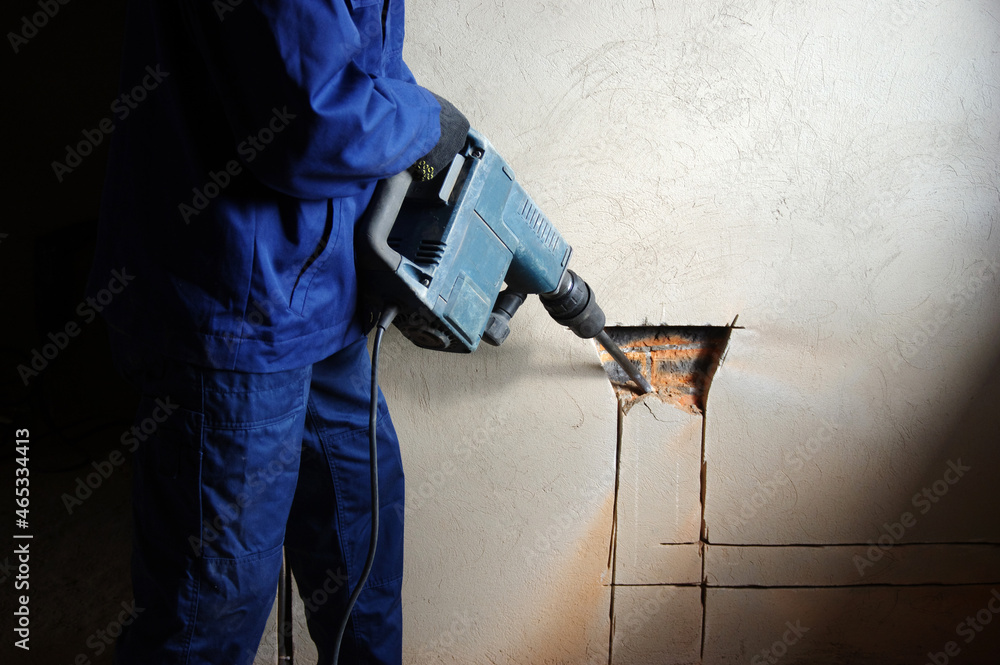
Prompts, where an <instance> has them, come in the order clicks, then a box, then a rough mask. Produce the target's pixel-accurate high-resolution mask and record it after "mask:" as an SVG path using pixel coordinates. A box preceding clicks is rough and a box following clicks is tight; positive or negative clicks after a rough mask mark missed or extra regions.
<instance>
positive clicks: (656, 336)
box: [598, 326, 733, 413]
mask: <svg viewBox="0 0 1000 665" xmlns="http://www.w3.org/2000/svg"><path fill="white" fill-rule="evenodd" d="M732 330H733V328H732V327H731V326H648V327H646V326H620V327H609V328H607V333H608V336H609V337H610V338H611V339H612V340H614V341H615V342H616V343H617V344H618V345H619V346H620V347H621V348H622V351H624V352H625V355H626V356H628V358H629V359H630V360H632V362H634V363H635V364H636V366H637V367H638V368H639V370H640V371H641V372H642V374H643V376H645V377H646V378H647V379H649V382H650V383H651V384H653V387H654V388H655V389H656V394H657V396H658V397H659V398H660V399H662V400H664V401H666V402H670V403H673V404H675V405H676V406H678V407H680V408H682V409H685V410H687V411H690V412H692V413H702V412H703V411H704V410H705V402H706V400H707V398H708V389H709V388H710V387H711V385H712V377H713V376H714V374H715V370H716V369H717V368H718V366H719V361H720V359H721V358H722V355H723V353H724V352H725V350H726V345H727V344H728V343H729V335H730V334H731V333H732ZM598 348H599V349H600V357H601V363H602V364H603V365H604V369H605V371H606V372H607V373H608V378H609V379H610V380H611V385H612V386H614V388H615V392H616V393H617V395H618V399H619V401H620V402H621V404H622V407H623V408H624V409H625V410H626V411H627V410H628V409H629V408H630V407H631V405H632V404H633V403H634V402H635V401H636V400H637V399H638V397H639V395H638V390H637V389H636V387H635V385H634V384H633V383H632V382H631V380H630V379H629V378H628V376H627V375H626V374H625V372H624V371H623V370H622V369H621V367H619V366H618V364H617V363H616V362H615V361H614V360H612V358H611V356H610V355H609V354H608V353H607V352H606V351H604V349H603V348H600V345H598Z"/></svg>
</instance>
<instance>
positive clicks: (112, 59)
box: [0, 0, 137, 665]
mask: <svg viewBox="0 0 1000 665" xmlns="http://www.w3.org/2000/svg"><path fill="white" fill-rule="evenodd" d="M42 1H43V2H46V3H47V4H49V6H50V10H51V9H54V8H55V6H57V7H58V13H56V14H55V16H53V17H51V18H48V20H47V23H46V24H45V25H44V26H43V27H41V28H38V29H37V34H35V35H34V36H33V37H31V38H30V39H29V40H28V42H27V43H26V44H23V43H22V44H20V46H19V48H18V52H17V53H14V50H13V48H12V47H11V43H10V37H9V33H11V32H13V33H15V34H20V33H21V32H22V30H23V22H22V17H24V16H28V17H29V19H30V17H31V16H32V15H33V14H35V13H37V12H39V11H41V8H40V6H39V4H38V0H34V1H32V2H27V1H25V0H11V1H10V2H6V3H4V6H3V9H2V10H0V28H2V30H3V35H4V40H3V45H2V46H0V51H2V52H3V56H2V57H3V60H4V81H5V84H6V85H5V86H4V89H5V92H4V101H3V109H4V118H5V122H4V126H5V135H6V139H7V141H6V145H7V147H8V150H7V151H6V156H7V158H8V164H7V168H6V169H4V171H5V173H6V176H5V178H4V183H5V187H4V192H5V194H6V196H5V198H6V203H7V205H6V208H7V213H6V214H4V215H3V216H2V218H0V234H2V235H0V280H2V282H0V283H2V284H3V286H4V288H3V289H2V292H0V293H2V296H0V297H2V300H0V308H2V312H3V316H2V318H0V320H2V321H3V325H2V326H0V423H2V425H3V427H2V432H3V442H2V445H3V454H2V458H0V459H2V461H0V478H2V480H0V487H3V488H5V490H4V492H3V497H4V498H3V500H2V501H0V534H2V540H3V542H4V546H3V549H0V615H2V616H3V620H2V625H0V662H4V663H39V664H45V665H48V664H50V663H51V664H52V665H58V664H61V663H67V664H69V663H78V664H81V665H82V664H83V663H87V662H90V663H105V662H111V659H110V654H111V648H110V647H109V646H108V642H110V641H111V639H112V638H111V635H113V634H117V631H118V622H119V620H120V618H121V617H122V616H123V615H124V616H126V617H127V612H124V610H123V607H122V603H125V604H126V605H128V604H129V603H130V602H131V587H130V583H129V581H128V559H129V539H130V530H131V528H130V519H131V517H130V508H129V502H128V496H129V488H130V483H131V469H130V464H129V462H130V460H129V458H130V454H129V453H128V450H127V448H126V447H125V446H123V444H122V443H121V441H120V438H121V436H122V433H123V432H124V431H126V430H127V429H128V427H129V426H130V424H131V419H132V416H133V414H134V411H135V406H136V403H137V399H136V396H135V395H134V394H133V393H132V391H131V390H130V389H129V387H128V386H127V385H126V384H125V383H124V381H123V380H122V379H120V378H119V377H118V375H117V373H116V372H115V370H114V368H113V366H112V364H111V358H110V354H109V349H108V342H107V333H106V331H105V328H104V325H103V323H102V322H101V321H100V319H97V320H95V321H93V322H92V323H86V322H85V321H84V320H83V319H82V318H81V317H80V316H79V315H78V314H77V313H76V307H77V306H78V305H79V304H80V303H81V302H82V301H83V289H84V285H85V283H86V275H87V271H88V270H89V267H90V261H91V257H92V254H93V249H94V240H95V233H96V223H97V215H98V208H99V203H100V195H101V186H102V181H103V178H104V170H105V166H106V161H107V154H108V142H109V138H110V137H107V136H106V137H105V138H104V140H103V141H102V142H101V144H100V145H99V146H97V148H96V149H95V150H94V152H93V153H92V154H90V155H88V156H87V157H85V158H84V159H83V162H82V164H81V165H80V166H79V167H77V168H75V169H74V170H73V172H72V173H69V174H66V175H65V176H64V177H63V181H62V182H59V181H58V180H57V179H56V176H55V174H54V173H53V170H52V162H53V161H57V160H58V161H60V162H64V161H65V155H66V145H67V144H71V145H76V144H77V143H78V142H79V141H80V140H81V139H82V138H83V134H82V133H83V131H84V130H89V129H94V128H95V127H97V125H98V123H99V122H100V121H101V120H102V119H103V118H108V117H113V113H112V112H111V110H110V105H111V103H112V102H113V101H114V99H115V98H116V96H117V94H118V90H117V88H118V68H119V61H120V55H121V53H120V52H121V46H122V36H123V33H124V26H125V14H126V9H125V6H126V3H125V2H123V1H122V0H112V1H111V2H100V3H95V2H84V1H83V0H69V2H68V3H67V4H58V3H54V2H53V1H52V0H42ZM53 5H55V6H53ZM26 34H30V33H26ZM72 321H75V322H76V323H77V324H78V325H79V326H80V328H81V332H80V334H79V335H77V336H76V337H73V338H71V339H70V340H69V342H68V343H67V344H66V346H65V348H64V349H61V350H60V351H59V353H58V355H56V356H55V358H53V359H52V360H49V361H48V364H47V366H46V367H45V369H44V370H42V371H41V372H40V373H39V375H38V376H34V377H31V378H30V379H29V382H28V385H27V386H25V384H24V382H23V380H22V378H21V376H19V374H18V369H17V368H18V365H21V364H24V365H30V362H31V352H32V350H33V349H41V348H42V347H43V345H44V344H45V343H47V342H48V341H49V340H48V339H47V335H48V334H49V333H56V332H59V331H62V330H63V329H64V328H65V326H66V324H67V323H69V322H72ZM20 428H28V429H29V430H30V434H31V435H30V452H29V462H28V467H29V469H30V476H29V477H30V490H31V494H30V498H31V504H30V517H29V524H30V526H29V528H28V529H26V530H23V531H22V530H19V529H17V528H16V527H15V525H14V520H15V518H16V517H15V515H14V509H15V506H14V500H13V492H12V491H11V488H13V486H14V477H15V475H14V474H15V468H16V463H15V461H14V458H15V452H14V447H15V446H14V442H13V440H12V439H13V432H14V430H15V429H20ZM115 451H119V452H118V453H117V454H116V453H115ZM109 460H114V461H117V462H118V463H117V464H114V463H111V462H109ZM95 464H96V465H97V466H96V467H95V466H94V465H95ZM101 469H103V471H104V474H103V475H102V474H101V473H100V470H101ZM105 476H106V477H105ZM88 480H89V486H88V484H87V483H88ZM94 485H96V487H94ZM87 490H89V494H88V492H87ZM67 497H73V498H74V499H76V500H77V501H78V503H77V502H76V501H74V502H69V501H68V499H67ZM80 497H84V498H82V499H81V498H80ZM70 511H72V512H70ZM15 532H19V533H29V534H31V535H33V539H32V540H31V541H30V543H31V544H30V550H31V555H30V561H29V566H30V572H29V575H30V577H29V579H28V583H29V585H30V586H29V589H28V590H15V588H14V584H15V581H16V578H17V574H18V571H17V561H16V557H14V556H13V550H14V544H13V543H14V541H13V539H12V538H11V537H10V536H11V534H12V533H15ZM20 542H23V541H20ZM22 594H28V596H29V607H30V610H31V616H30V619H31V624H30V629H31V639H30V642H29V644H30V646H31V650H30V651H29V652H25V651H22V650H20V649H16V648H14V646H13V642H14V640H15V639H17V638H16V637H15V636H14V635H15V634H14V633H13V627H14V624H13V614H12V613H13V610H14V608H15V605H14V602H15V599H16V598H17V596H20V595H22Z"/></svg>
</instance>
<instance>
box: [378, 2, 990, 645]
mask: <svg viewBox="0 0 1000 665" xmlns="http://www.w3.org/2000/svg"><path fill="white" fill-rule="evenodd" d="M998 19H1000V8H998V7H997V4H996V2H995V1H994V0H962V1H951V2H943V1H935V0H926V1H925V0H899V1H896V0H893V1H890V2H885V3H870V2H862V1H861V0H845V1H842V2H805V1H803V0H786V1H774V2H768V1H765V0H745V1H732V0H730V1H725V2H720V1H718V0H709V1H707V2H693V1H691V0H622V1H620V2H582V1H571V0H565V1H559V0H540V1H537V2H534V1H532V2H529V1H528V0H524V1H523V2H513V1H511V0H485V1H483V0H451V1H444V0H439V1H437V2H433V3H423V4H421V3H411V7H410V8H409V16H408V24H407V25H408V39H409V46H408V50H407V52H406V57H407V60H408V62H409V64H410V66H411V68H412V69H413V71H414V73H415V74H416V76H417V78H418V80H420V81H421V82H422V83H423V84H424V85H426V86H427V87H429V88H431V89H433V90H435V91H436V92H438V93H440V94H442V95H444V96H445V97H447V98H449V99H451V100H452V101H454V102H455V104H456V105H457V106H458V107H459V108H461V109H462V110H463V111H465V112H466V113H467V115H468V116H469V118H470V119H471V120H472V122H473V125H474V126H475V127H477V128H478V129H479V130H481V131H482V132H483V133H484V134H485V135H486V136H487V137H488V138H489V139H490V140H491V141H492V142H493V143H494V144H495V145H496V146H497V147H498V148H499V149H500V151H501V153H502V154H503V155H504V156H505V158H506V159H507V160H508V161H509V162H510V163H511V164H512V165H513V167H514V169H515V171H516V172H517V175H518V178H519V180H521V181H522V182H523V183H524V184H525V186H526V187H527V189H528V191H529V192H530V193H531V194H532V195H533V197H534V198H535V200H536V202H537V203H539V204H540V206H541V207H542V209H543V210H545V211H546V213H547V214H548V215H549V217H550V218H551V219H552V221H553V222H554V223H555V225H556V226H557V227H558V228H559V229H560V231H561V232H562V233H563V235H564V236H565V237H566V238H567V240H568V241H569V242H570V243H571V244H573V245H574V248H575V254H574V263H573V268H574V269H575V270H576V271H577V272H579V273H580V274H581V275H582V276H584V277H585V278H586V279H587V280H588V281H590V283H591V284H592V285H593V286H594V287H595V289H596V290H597V293H598V295H599V297H600V298H601V301H602V303H603V304H604V307H605V309H606V311H607V313H608V317H609V321H610V322H611V323H614V324H618V325H629V326H634V325H643V324H650V325H662V324H670V325H726V324H728V323H730V322H731V321H732V320H733V318H734V317H735V316H736V315H739V321H738V325H742V326H744V328H743V329H742V330H735V331H734V332H733V335H732V339H731V341H730V345H729V349H728V352H727V356H726V358H725V360H724V362H723V364H722V366H721V368H720V369H719V370H718V372H717V373H716V375H715V380H714V384H713V387H712V392H711V395H710V398H709V400H708V407H707V410H706V413H705V416H704V418H702V417H701V416H699V415H692V414H690V413H682V412H680V411H677V410H675V408H674V407H672V406H669V405H659V404H656V405H654V404H650V405H648V407H649V408H644V407H643V406H641V405H638V406H636V407H634V408H633V409H632V410H631V411H630V412H629V414H628V415H627V416H624V419H623V420H622V422H621V425H622V427H621V436H622V440H621V451H620V453H618V452H616V451H617V445H618V429H617V426H616V423H617V419H616V405H615V401H614V396H613V393H612V391H611V389H610V387H609V386H608V383H607V380H606V378H605V377H604V374H603V372H602V371H601V369H600V365H599V362H598V357H597V354H596V353H595V351H594V349H593V348H592V347H591V346H590V345H589V344H587V343H585V342H582V341H581V340H578V339H576V338H575V337H573V336H572V335H571V334H570V333H568V332H566V331H563V330H560V329H558V328H557V327H556V326H555V325H554V324H553V323H552V322H551V321H549V320H546V318H545V316H544V313H543V312H542V311H541V308H540V307H538V306H537V303H529V305H528V306H526V309H527V311H526V312H525V313H524V314H521V315H519V317H518V319H516V320H515V325H514V330H513V332H512V335H511V339H510V341H508V343H507V345H505V347H503V348H501V349H499V350H496V349H484V350H482V351H480V352H477V354H476V355H474V356H473V357H462V358H452V357H441V356H440V355H434V354H429V353H428V352H424V351H419V350H417V349H415V348H413V347H411V346H408V345H407V344H406V343H404V342H403V341H401V340H400V339H399V338H398V337H396V338H394V339H393V340H392V341H391V343H390V347H389V349H388V350H387V352H386V358H387V365H388V367H387V370H386V372H385V375H384V382H385V387H386V393H387V394H388V396H389V397H390V399H391V400H392V404H393V407H394V414H395V416H394V417H395V420H396V422H397V425H398V427H399V429H400V432H401V434H402V435H403V436H404V440H405V449H404V462H405V464H406V468H407V474H408V481H409V483H410V485H409V488H410V489H409V492H410V493H409V496H410V497H411V498H413V501H412V503H411V507H410V513H411V514H409V515H408V524H407V548H408V549H407V580H406V587H405V598H404V600H405V612H406V620H407V628H406V630H407V632H406V641H407V646H406V660H407V662H409V663H436V662H446V663H486V662H490V663H606V662H608V659H609V657H610V658H611V659H612V660H613V661H614V662H615V663H668V662H677V663H695V662H705V663H730V662H732V663H735V662H777V660H768V659H769V658H771V659H773V658H778V659H780V660H781V661H782V662H786V663H792V662H831V663H832V662H851V663H863V662H872V663H876V662H877V663H885V662H891V659H893V658H895V659H896V660H898V661H899V662H923V661H922V660H920V659H922V658H926V657H927V656H925V654H931V653H942V654H944V653H948V649H949V647H948V645H949V643H952V642H954V645H955V646H954V648H953V649H952V651H954V650H955V649H958V650H960V651H961V652H962V653H963V654H964V656H963V660H962V662H964V663H974V662H994V661H989V658H992V657H994V656H992V655H991V654H994V655H995V654H996V653H998V652H1000V644H998V642H1000V622H996V624H995V625H993V626H989V627H983V626H980V628H981V630H980V631H976V632H973V633H972V635H973V639H972V640H970V641H969V642H966V639H967V638H966V636H965V635H964V634H962V633H961V632H960V630H959V629H960V627H961V626H960V625H959V622H960V621H963V617H966V616H969V615H971V616H985V617H987V618H990V617H992V613H991V612H992V610H988V609H987V610H984V609H983V608H989V605H988V601H989V599H990V597H991V596H990V594H991V591H992V590H993V589H994V588H998V587H1000V573H998V572H997V571H1000V559H998V555H997V551H998V547H997V544H998V543H1000V519H998V517H997V513H996V510H995V505H996V499H997V495H996V484H995V481H994V478H995V477H996V473H997V470H998V467H1000V455H998V452H997V451H998V446H997V443H998V432H1000V416H998V412H1000V408H998V407H1000V364H998V363H1000V344H998V340H1000V286H998V285H1000V280H998V277H997V273H998V271H1000V229H994V226H995V225H996V222H997V220H998V187H1000V169H998V158H1000V67H998V66H997V52H998V50H1000V21H998ZM672 409H673V410H674V411H671V410H672ZM956 468H958V469H964V470H962V471H961V472H959V471H956V470H955V469H956ZM616 487H617V493H616ZM925 489H926V491H928V492H930V494H926V493H924V494H922V493H923V492H924V491H925ZM424 494H426V495H427V496H424ZM616 500H617V501H616ZM906 515H909V516H910V517H909V518H907V517H906ZM956 543H961V545H958V544H956ZM869 564H870V565H869ZM941 585H944V586H941ZM949 585H951V586H949ZM998 607H1000V605H998ZM981 610H982V611H985V612H986V614H985V615H983V614H981V613H980V615H976V612H977V611H981ZM793 627H794V628H795V629H796V630H792V628H793ZM805 629H808V630H805ZM609 640H610V641H611V642H612V647H613V649H609ZM609 654H610V656H609ZM949 657H951V656H949ZM754 658H756V659H757V660H753V659H754Z"/></svg>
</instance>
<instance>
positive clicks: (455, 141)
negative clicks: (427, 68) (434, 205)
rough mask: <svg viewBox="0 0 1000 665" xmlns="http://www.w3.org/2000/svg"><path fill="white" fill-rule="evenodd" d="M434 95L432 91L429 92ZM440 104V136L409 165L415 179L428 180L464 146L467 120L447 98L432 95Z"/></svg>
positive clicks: (446, 166)
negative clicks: (429, 149)
mask: <svg viewBox="0 0 1000 665" xmlns="http://www.w3.org/2000/svg"><path fill="white" fill-rule="evenodd" d="M431 94H432V95H434V93H433V92H432V93H431ZM434 97H435V99H437V100H438V103H439V104H440V105H441V138H440V139H439V140H438V142H437V145H435V146H434V147H433V148H431V151H430V152H429V153H427V154H426V155H425V156H424V157H422V158H421V159H419V160H417V162H416V163H415V164H414V165H413V166H411V167H410V172H411V173H412V174H413V177H414V178H415V179H416V180H430V179H431V178H433V177H434V176H436V175H437V174H438V173H440V172H441V171H444V170H445V169H447V168H448V165H449V164H451V162H452V160H453V159H455V155H456V154H458V151H459V150H461V149H462V148H464V147H465V139H466V137H467V136H468V135H469V121H468V119H467V118H466V117H465V116H464V115H462V112H461V111H459V110H458V109H457V108H455V106H454V105H453V104H452V103H451V102H449V101H448V100H447V99H444V98H443V97H440V96H438V95H434Z"/></svg>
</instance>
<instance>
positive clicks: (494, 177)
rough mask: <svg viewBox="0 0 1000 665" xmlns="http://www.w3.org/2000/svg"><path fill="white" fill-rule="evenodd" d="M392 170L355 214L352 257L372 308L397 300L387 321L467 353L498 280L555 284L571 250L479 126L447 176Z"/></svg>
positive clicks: (541, 287)
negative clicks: (356, 244)
mask: <svg viewBox="0 0 1000 665" xmlns="http://www.w3.org/2000/svg"><path fill="white" fill-rule="evenodd" d="M396 178H400V182H399V183H395V184H394V183H393V182H392V179H390V180H388V181H385V182H383V183H380V187H382V188H383V190H382V191H378V192H376V195H375V200H374V201H373V204H372V206H370V207H369V213H370V214H369V215H368V217H367V218H366V219H365V220H363V221H362V227H361V228H362V233H360V234H359V235H360V236H361V237H363V238H365V239H366V240H367V241H368V242H367V245H368V247H367V250H368V251H363V252H359V261H360V262H361V264H362V266H361V267H362V270H364V276H363V279H362V285H363V288H364V290H365V293H366V295H367V299H368V302H369V303H370V306H371V307H372V308H373V311H374V310H376V309H378V308H381V307H382V306H383V305H384V304H385V303H387V302H392V303H393V304H395V305H397V306H398V307H399V310H400V313H399V315H398V316H397V317H396V319H395V324H396V326H397V327H398V328H399V329H400V330H401V331H402V332H403V334H404V335H406V336H407V337H408V338H409V339H411V340H412V341H413V342H414V343H415V344H417V345H418V346H423V347H426V348H432V349H439V350H443V351H454V352H465V353H469V352H472V351H474V350H475V349H476V347H478V346H479V342H480V340H481V339H482V337H483V332H484V330H485V329H486V328H487V325H488V324H489V322H490V316H491V313H492V312H493V309H494V305H495V304H496V301H497V296H498V295H499V294H500V291H501V289H502V288H503V285H504V283H506V285H507V288H508V290H509V291H512V292H517V293H521V294H531V293H539V294H541V293H550V292H552V291H555V290H556V289H557V287H558V286H559V283H560V280H561V279H563V276H564V274H565V273H566V267H567V264H568V263H569V258H570V255H571V254H572V249H571V248H570V246H569V245H568V244H567V243H566V241H565V240H564V239H563V237H562V236H561V235H560V234H559V231H557V230H556V228H555V227H554V226H553V225H552V223H551V222H550V221H549V220H548V218H547V217H546V216H545V215H544V214H543V213H542V211H541V210H539V209H538V207H537V206H536V205H535V203H534V201H532V199H531V197H530V196H528V194H527V193H526V192H525V191H524V188H523V187H521V185H520V184H519V183H518V182H517V181H516V180H515V179H514V174H513V171H512V170H511V168H510V166H509V165H508V164H507V163H506V162H505V161H504V159H503V158H502V157H501V156H500V155H499V153H497V151H496V150H495V149H494V148H493V146H492V145H491V144H490V143H489V142H488V141H487V140H486V139H485V138H483V137H482V136H481V135H480V134H479V133H478V132H476V131H475V130H472V131H470V132H469V140H468V142H467V143H466V147H465V150H464V151H463V152H462V153H461V154H460V155H459V156H458V157H457V158H456V160H455V161H454V162H453V163H452V166H451V169H450V170H449V172H448V173H447V174H446V175H444V176H442V177H440V178H437V179H435V180H432V181H430V183H412V184H410V183H409V182H408V178H407V177H405V174H403V175H402V176H396ZM404 187H405V191H404ZM401 193H402V194H403V196H404V197H403V198H402V199H401V200H400V194H401ZM393 208H395V212H394V211H393ZM379 215H381V216H383V217H385V218H386V219H378V218H377V216H379ZM390 222H391V223H390ZM511 314H513V312H511ZM500 341H502V340H500Z"/></svg>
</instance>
